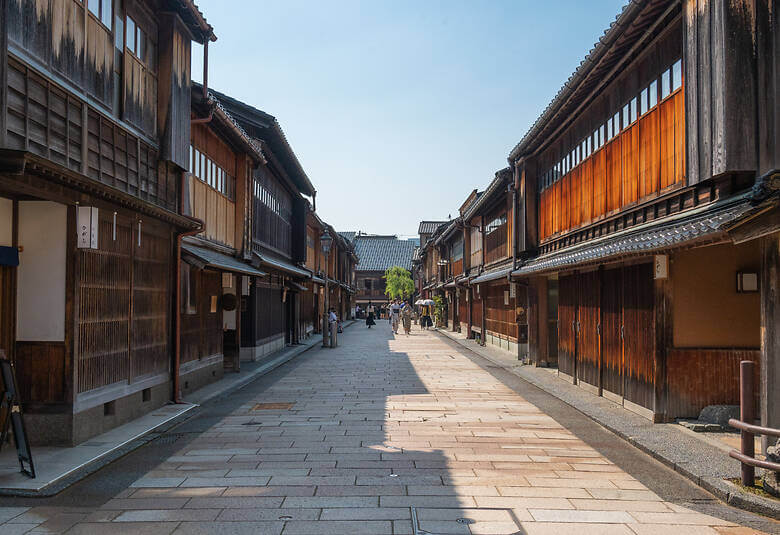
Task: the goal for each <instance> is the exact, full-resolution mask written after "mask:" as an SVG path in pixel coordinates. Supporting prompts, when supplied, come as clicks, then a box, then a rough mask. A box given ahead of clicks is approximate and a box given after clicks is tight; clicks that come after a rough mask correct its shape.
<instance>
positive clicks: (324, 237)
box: [320, 229, 333, 347]
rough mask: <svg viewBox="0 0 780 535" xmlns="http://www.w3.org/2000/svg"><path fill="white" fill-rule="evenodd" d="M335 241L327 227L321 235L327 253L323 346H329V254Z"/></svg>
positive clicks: (322, 244)
mask: <svg viewBox="0 0 780 535" xmlns="http://www.w3.org/2000/svg"><path fill="white" fill-rule="evenodd" d="M332 243H333V237H332V236H331V235H330V233H329V232H328V229H325V232H323V233H322V236H320V248H321V249H322V254H324V255H325V314H323V316H322V347H328V346H329V344H328V335H329V334H330V332H329V327H330V324H329V322H328V314H329V312H330V296H329V293H330V290H329V289H328V256H329V255H330V246H331V244H332Z"/></svg>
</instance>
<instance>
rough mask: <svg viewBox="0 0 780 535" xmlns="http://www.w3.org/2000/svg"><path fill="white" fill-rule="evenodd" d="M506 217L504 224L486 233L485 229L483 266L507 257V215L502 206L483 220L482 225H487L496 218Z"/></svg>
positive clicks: (504, 207)
mask: <svg viewBox="0 0 780 535" xmlns="http://www.w3.org/2000/svg"><path fill="white" fill-rule="evenodd" d="M500 216H504V217H506V222H505V223H504V224H503V225H501V226H499V227H498V228H496V229H495V230H493V231H492V232H490V233H488V230H487V227H486V228H485V243H484V247H485V264H490V263H492V262H496V261H498V260H501V259H503V258H506V257H507V256H509V252H508V250H509V241H508V239H509V217H508V216H509V214H508V213H507V210H506V206H504V205H503V204H502V205H500V206H498V207H496V208H494V209H493V210H492V211H491V212H488V214H487V215H485V217H484V218H483V220H484V224H485V225H489V224H490V222H491V221H493V220H494V219H495V218H496V217H500Z"/></svg>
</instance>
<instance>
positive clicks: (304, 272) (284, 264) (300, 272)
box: [252, 251, 312, 279]
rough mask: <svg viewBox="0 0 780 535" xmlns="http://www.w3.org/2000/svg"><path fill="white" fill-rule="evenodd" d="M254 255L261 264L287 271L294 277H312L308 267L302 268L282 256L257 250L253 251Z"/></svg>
mask: <svg viewBox="0 0 780 535" xmlns="http://www.w3.org/2000/svg"><path fill="white" fill-rule="evenodd" d="M252 255H253V256H254V257H255V258H256V259H257V261H258V263H259V264H260V265H261V266H264V267H267V268H269V269H273V270H276V271H281V272H284V273H287V274H288V275H292V276H293V277H299V278H302V279H311V278H312V274H311V271H309V270H308V269H303V268H300V267H298V266H296V265H294V264H291V263H290V262H288V261H286V260H283V259H281V258H277V257H275V256H271V255H269V254H267V253H258V252H257V251H252Z"/></svg>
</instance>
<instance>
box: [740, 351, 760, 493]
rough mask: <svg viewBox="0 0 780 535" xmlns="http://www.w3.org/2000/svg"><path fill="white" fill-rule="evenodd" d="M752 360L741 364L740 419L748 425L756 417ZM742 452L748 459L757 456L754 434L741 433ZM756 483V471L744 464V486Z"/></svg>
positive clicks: (751, 423)
mask: <svg viewBox="0 0 780 535" xmlns="http://www.w3.org/2000/svg"><path fill="white" fill-rule="evenodd" d="M754 366H755V364H754V363H753V361H751V360H743V361H742V362H740V363H739V419H740V420H742V422H744V423H746V424H750V425H753V420H754V419H755V415H754V413H753V403H754V399H753V374H754V373H755V372H754V371H753V367H754ZM739 434H740V442H741V444H740V451H741V452H742V455H746V456H748V457H754V456H755V451H754V450H755V447H754V444H755V438H754V436H753V433H750V432H748V431H744V430H743V431H740V432H739ZM755 483H756V469H755V468H754V467H752V466H750V465H749V464H747V463H742V484H743V485H745V486H746V487H752V486H753V485H755Z"/></svg>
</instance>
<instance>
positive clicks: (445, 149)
mask: <svg viewBox="0 0 780 535" xmlns="http://www.w3.org/2000/svg"><path fill="white" fill-rule="evenodd" d="M196 3H197V4H198V6H199V7H200V9H201V11H203V13H204V15H205V16H206V18H207V19H208V21H209V22H210V23H211V24H212V25H213V26H214V30H215V33H216V34H217V37H218V40H217V41H216V43H212V44H211V45H209V85H210V86H212V87H213V88H215V89H217V90H219V91H222V92H224V93H227V94H229V95H231V96H233V97H235V98H237V99H239V100H242V101H244V102H246V103H248V104H251V105H253V106H255V107H257V108H260V109H261V110H263V111H265V112H267V113H270V114H271V115H274V116H275V117H276V118H277V119H278V120H279V122H280V124H281V125H282V129H283V130H284V131H285V133H286V134H287V138H288V140H289V141H290V144H291V145H292V147H293V150H294V151H295V153H296V154H297V156H298V159H299V160H300V161H301V164H302V165H303V167H304V169H305V170H306V173H307V174H308V175H309V178H310V179H311V181H312V182H313V183H314V186H315V188H316V189H317V212H318V213H319V215H320V217H322V218H323V220H325V221H327V222H328V223H330V224H332V225H333V226H334V227H335V228H336V229H338V230H362V231H364V232H370V233H381V234H399V235H413V234H415V233H416V232H417V225H418V223H419V222H420V221H421V220H423V219H429V220H437V219H446V218H447V216H448V215H450V214H452V215H453V216H454V215H456V214H457V209H458V207H459V206H460V205H461V203H462V202H463V201H464V200H465V198H466V197H467V196H468V194H469V193H470V192H471V190H473V189H474V188H479V189H484V187H485V186H486V185H487V184H488V183H489V182H490V180H491V179H492V178H493V176H494V173H495V172H496V171H497V170H499V169H501V168H502V167H506V165H507V156H508V155H509V151H510V150H511V149H512V147H514V145H515V144H516V143H517V142H518V141H520V139H521V138H522V136H523V134H525V132H526V131H527V130H528V128H529V127H530V126H531V124H532V123H533V122H534V120H535V119H536V118H537V117H538V116H539V114H540V113H541V112H542V111H543V110H544V108H545V107H546V106H547V104H548V103H549V102H550V101H551V100H552V98H553V97H554V96H555V94H556V93H557V92H558V90H559V89H560V87H561V86H562V84H563V83H564V82H565V81H566V79H567V78H568V77H569V76H570V75H571V73H572V72H574V70H575V69H576V67H577V65H579V63H580V61H582V59H584V58H585V56H586V55H587V53H588V51H589V50H590V49H591V48H592V46H593V44H594V43H595V42H596V41H597V40H598V39H599V37H601V35H602V34H603V32H604V30H605V29H606V28H608V27H609V25H610V23H611V22H612V21H613V20H614V19H615V17H616V15H617V14H618V13H619V11H620V9H621V8H622V6H623V4H625V0H514V1H499V0H480V1H477V0H471V1H456V0H447V1H439V0H416V1H407V0H393V1H383V0H362V1H341V0H335V1H329V2H325V1H321V0H316V1H315V0H309V1H301V0H262V1H258V0H246V1H238V0H196ZM192 68H193V78H194V79H195V80H198V81H200V80H201V78H202V69H203V67H202V49H200V48H198V47H195V48H194V49H193V66H192Z"/></svg>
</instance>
